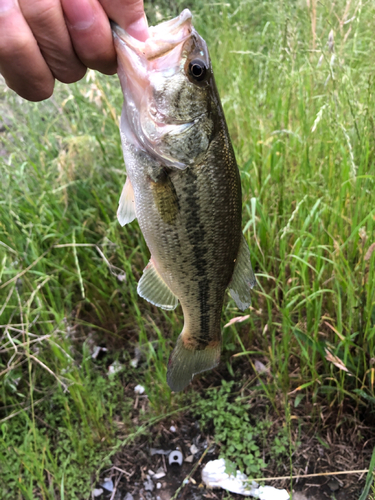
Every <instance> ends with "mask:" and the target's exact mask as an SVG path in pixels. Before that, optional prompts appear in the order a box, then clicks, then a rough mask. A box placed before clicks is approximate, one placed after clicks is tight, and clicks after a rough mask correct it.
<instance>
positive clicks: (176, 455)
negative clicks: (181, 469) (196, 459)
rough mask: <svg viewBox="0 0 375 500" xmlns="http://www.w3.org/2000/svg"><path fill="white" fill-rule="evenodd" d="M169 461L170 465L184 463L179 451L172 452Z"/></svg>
mask: <svg viewBox="0 0 375 500" xmlns="http://www.w3.org/2000/svg"><path fill="white" fill-rule="evenodd" d="M168 461H169V465H171V464H178V465H182V462H183V461H184V457H183V455H182V453H181V452H180V451H179V450H173V451H171V452H170V454H169V456H168Z"/></svg>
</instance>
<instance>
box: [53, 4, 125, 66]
mask: <svg viewBox="0 0 375 500" xmlns="http://www.w3.org/2000/svg"><path fill="white" fill-rule="evenodd" d="M61 4H62V8H63V11H64V14H65V18H66V22H67V25H68V28H69V33H70V37H71V40H72V43H73V46H74V50H75V52H76V54H77V55H78V57H79V59H80V60H81V61H82V62H83V64H84V65H85V66H87V67H89V68H92V69H96V70H98V71H100V72H102V73H105V74H113V73H115V72H116V54H115V49H114V46H113V40H112V32H111V27H110V24H109V21H108V16H107V14H106V13H105V12H104V10H103V8H102V6H101V5H100V3H99V2H98V1H97V0H79V1H78V0H61Z"/></svg>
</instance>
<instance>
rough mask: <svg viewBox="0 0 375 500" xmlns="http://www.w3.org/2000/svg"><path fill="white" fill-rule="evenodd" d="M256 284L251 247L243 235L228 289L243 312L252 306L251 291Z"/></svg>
mask: <svg viewBox="0 0 375 500" xmlns="http://www.w3.org/2000/svg"><path fill="white" fill-rule="evenodd" d="M255 284H256V279H255V276H254V271H253V268H252V267H251V261H250V250H249V246H248V244H247V242H246V240H245V238H244V236H243V235H242V236H241V242H240V248H239V250H238V255H237V259H236V264H235V267H234V272H233V276H232V280H231V282H230V283H229V287H228V288H229V293H230V295H231V297H232V299H233V300H234V301H235V303H236V305H237V307H238V309H240V310H241V311H244V310H245V309H247V308H248V307H249V305H250V304H251V296H250V290H251V289H252V288H253V287H254V285H255Z"/></svg>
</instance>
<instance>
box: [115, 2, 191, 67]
mask: <svg viewBox="0 0 375 500" xmlns="http://www.w3.org/2000/svg"><path fill="white" fill-rule="evenodd" d="M192 17H193V16H192V14H191V12H190V10H189V9H185V10H183V11H182V12H181V14H180V15H179V16H178V17H176V18H175V19H171V20H169V21H165V22H164V23H161V24H158V25H157V26H151V27H150V28H149V38H147V40H146V41H145V42H140V41H139V40H137V39H135V38H134V37H132V36H131V35H129V33H127V32H126V31H125V30H124V29H122V28H121V27H120V26H119V25H118V24H116V23H114V22H113V21H111V26H112V32H113V35H114V40H115V45H116V44H121V43H122V44H124V45H126V46H127V47H128V48H130V49H132V50H133V51H134V52H135V53H137V54H138V56H139V57H142V58H145V59H146V60H148V61H152V60H154V59H156V58H160V57H162V56H164V55H165V54H167V53H168V52H170V51H171V50H173V49H174V48H175V47H176V46H178V45H180V44H182V43H183V42H184V41H185V40H187V39H188V38H189V36H190V35H191V32H192V29H193V27H192ZM116 48H117V47H116ZM118 53H119V51H118Z"/></svg>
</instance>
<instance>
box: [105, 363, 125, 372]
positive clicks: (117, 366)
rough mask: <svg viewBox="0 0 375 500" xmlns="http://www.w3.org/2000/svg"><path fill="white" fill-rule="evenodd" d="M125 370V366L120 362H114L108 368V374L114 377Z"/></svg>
mask: <svg viewBox="0 0 375 500" xmlns="http://www.w3.org/2000/svg"><path fill="white" fill-rule="evenodd" d="M122 368H123V365H122V364H121V363H120V362H119V361H114V362H113V363H112V364H111V365H110V366H109V367H108V374H109V375H114V374H115V373H118V372H119V371H121V369H122Z"/></svg>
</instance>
